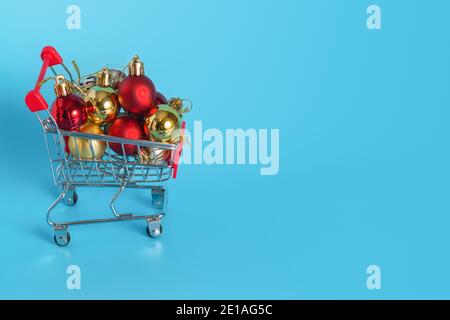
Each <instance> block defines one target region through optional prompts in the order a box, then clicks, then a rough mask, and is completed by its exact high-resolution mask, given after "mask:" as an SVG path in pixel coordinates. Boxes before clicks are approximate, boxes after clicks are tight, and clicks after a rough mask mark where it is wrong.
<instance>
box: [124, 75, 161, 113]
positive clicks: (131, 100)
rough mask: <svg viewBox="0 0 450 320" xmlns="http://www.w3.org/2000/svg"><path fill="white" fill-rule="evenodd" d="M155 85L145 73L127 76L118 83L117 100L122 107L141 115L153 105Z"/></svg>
mask: <svg viewBox="0 0 450 320" xmlns="http://www.w3.org/2000/svg"><path fill="white" fill-rule="evenodd" d="M155 96H156V89H155V85H154V84H153V82H152V80H150V79H149V78H147V77H146V76H145V75H139V76H128V77H126V78H125V79H123V80H122V81H121V82H120V83H119V102H120V105H121V106H122V108H123V109H124V110H125V111H127V112H129V113H133V114H137V115H142V114H144V113H145V112H146V111H147V110H149V109H150V108H152V107H153V106H154V101H155Z"/></svg>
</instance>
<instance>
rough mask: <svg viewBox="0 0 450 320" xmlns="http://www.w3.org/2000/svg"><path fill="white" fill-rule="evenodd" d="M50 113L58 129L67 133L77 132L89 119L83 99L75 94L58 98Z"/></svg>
mask: <svg viewBox="0 0 450 320" xmlns="http://www.w3.org/2000/svg"><path fill="white" fill-rule="evenodd" d="M50 113H51V115H52V116H53V118H54V119H55V121H56V124H57V125H58V128H60V129H62V130H67V131H77V130H78V129H79V128H80V127H81V126H82V125H83V124H84V123H85V122H86V119H87V115H86V110H85V103H84V101H83V99H81V98H80V97H79V96H77V95H75V94H73V93H71V94H68V95H66V96H60V97H57V98H56V100H55V102H53V105H52V107H51V110H50Z"/></svg>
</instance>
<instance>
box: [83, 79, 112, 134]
mask: <svg viewBox="0 0 450 320" xmlns="http://www.w3.org/2000/svg"><path fill="white" fill-rule="evenodd" d="M85 101H86V111H87V116H88V119H89V121H90V122H91V123H93V124H96V125H99V126H103V125H105V124H107V123H109V122H111V121H112V120H114V119H115V118H116V117H117V115H118V114H119V110H120V105H119V99H118V97H117V94H116V92H115V91H114V89H112V88H110V87H100V86H94V87H92V88H90V89H89V91H88V93H87V96H86V98H85Z"/></svg>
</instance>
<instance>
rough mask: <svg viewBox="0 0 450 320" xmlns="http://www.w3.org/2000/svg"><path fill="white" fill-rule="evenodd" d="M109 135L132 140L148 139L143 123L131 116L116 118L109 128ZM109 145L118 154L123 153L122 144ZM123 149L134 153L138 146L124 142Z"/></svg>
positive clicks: (128, 152)
mask: <svg viewBox="0 0 450 320" xmlns="http://www.w3.org/2000/svg"><path fill="white" fill-rule="evenodd" d="M108 135H110V136H114V137H120V138H125V139H132V140H145V139H146V136H145V133H144V128H143V126H142V124H141V123H140V122H139V121H138V120H137V119H136V118H134V117H130V116H121V117H118V118H116V119H115V120H114V121H113V122H112V123H111V125H110V126H109V128H108ZM109 146H110V147H111V149H113V150H114V152H116V153H117V154H121V155H123V150H122V144H120V143H110V144H109ZM123 149H124V151H125V154H126V155H133V154H135V153H136V152H137V146H136V145H132V144H124V145H123Z"/></svg>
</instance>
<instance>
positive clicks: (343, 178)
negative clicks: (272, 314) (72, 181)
mask: <svg viewBox="0 0 450 320" xmlns="http://www.w3.org/2000/svg"><path fill="white" fill-rule="evenodd" d="M372 3H375V4H377V5H379V6H380V7H381V10H382V30H375V31H370V30H368V29H367V27H366V18H367V14H366V8H367V7H368V6H369V5H370V4H372ZM70 4H76V5H78V6H80V8H81V30H69V29H67V28H66V19H67V17H68V14H66V8H67V6H68V5H70ZM449 10H450V4H449V3H447V2H445V1H431V2H430V1H424V0H421V1H406V0H404V1H382V0H377V1H364V0H348V1H332V0H328V1H323V0H315V1H297V0H292V1H288V0H279V1H274V0H271V1H261V0H258V1H256V0H253V1H252V0H248V1H237V0H234V1H230V0H216V1H208V0H190V1H174V0H158V1H155V0H152V1H141V2H138V1H132V0H129V1H125V2H117V3H116V2H114V1H95V2H94V1H81V0H77V1H75V2H72V1H70V2H69V1H36V2H24V1H6V0H2V1H1V4H0V12H1V19H0V49H1V52H2V58H1V60H0V70H1V76H0V77H1V83H0V88H1V95H2V98H1V99H2V102H1V104H0V111H1V115H2V116H1V119H2V124H1V125H0V135H1V137H2V149H1V150H2V151H1V157H0V167H1V168H3V171H2V174H1V184H0V197H1V201H0V212H1V219H2V221H1V223H0V244H1V247H0V257H1V260H0V297H1V298H45V299H46V298H61V299H72V298H74V299H78V298H138V299H140V298H149V299H155V298H169V299H170V298H205V299H209V298H238V299H240V298H255V299H264V298H288V299H291V298H307V299H309V298H325V299H331V298H357V299H360V298H361V299H366V298H368V299H380V298H387V299H390V298H450V291H449V285H450V279H449V272H448V270H449V268H450V259H449V257H448V242H449V240H450V235H449V232H448V229H449V224H450V217H449V209H450V204H449V201H448V199H449V198H448V193H449V191H450V190H449V182H448V181H449V178H450V167H449V165H448V164H449V160H450V153H449V149H448V137H449V133H450V132H449V126H448V125H447V123H448V119H449V116H450V111H449V110H450V109H449V108H448V101H449V90H448V87H449V82H450V79H449V76H448V75H449V69H450V65H449V61H450V60H449V59H448V57H449V56H450V46H449V44H448V41H447V37H448V23H447V21H448V12H449ZM47 44H51V45H53V46H55V47H56V48H57V49H58V51H59V52H60V53H61V55H62V56H63V57H64V58H65V60H66V62H70V61H71V60H72V59H76V60H77V61H78V63H79V65H80V68H81V70H82V72H83V73H89V72H93V71H96V70H98V69H99V68H100V67H102V66H103V65H104V64H105V63H121V64H125V63H127V62H128V61H129V60H130V58H131V57H132V56H133V55H134V54H136V53H137V54H139V55H140V56H141V58H142V59H143V60H144V62H145V63H146V73H147V75H149V76H150V77H151V78H152V79H153V80H154V82H155V83H156V85H157V87H158V89H159V90H160V91H162V92H164V93H165V94H166V95H167V96H169V97H170V96H182V97H189V98H190V99H192V100H193V101H194V104H195V105H194V109H193V111H192V112H191V113H190V114H188V115H187V116H186V118H187V124H188V127H191V128H192V125H193V121H194V120H201V121H203V127H204V129H207V128H219V129H221V130H225V129H226V128H244V129H246V128H269V129H270V128H279V129H280V171H279V173H278V174H277V175H275V176H261V175H259V168H258V166H255V165H241V166H237V165H234V166H233V165H228V166H225V165H223V166H218V165H215V166H207V165H183V166H182V167H181V168H180V172H179V173H180V174H179V178H178V179H177V180H175V181H171V182H170V183H169V186H170V197H169V198H170V202H169V205H170V207H169V210H170V211H169V215H168V216H167V217H166V220H165V221H164V227H165V230H164V234H163V236H162V237H161V238H160V239H159V240H151V239H149V238H148V237H147V235H146V233H145V223H143V222H142V221H138V222H130V223H115V224H114V223H113V224H103V225H96V226H80V227H73V228H72V229H71V234H72V242H71V244H70V246H69V247H67V248H59V247H56V246H55V245H54V243H53V239H52V236H53V232H52V230H51V228H50V227H49V226H48V225H47V224H46V223H45V212H46V209H47V207H48V205H49V204H50V203H51V202H52V201H53V200H54V198H56V196H57V194H58V190H56V189H55V188H54V187H53V186H52V181H51V175H50V171H49V167H48V162H47V161H48V160H47V156H46V151H45V147H44V141H43V137H42V132H41V129H40V127H39V124H38V122H37V120H36V119H35V117H34V115H33V114H31V113H30V112H29V111H28V109H27V108H26V106H25V104H24V102H23V98H24V95H25V93H26V92H27V91H28V90H29V89H31V88H32V87H33V85H34V81H35V79H36V77H37V74H38V71H39V68H40V59H39V53H40V50H41V48H42V47H43V46H44V45H47ZM45 92H46V94H47V97H48V98H49V99H50V100H51V99H52V92H51V86H47V88H46V90H45ZM114 191H115V190H113V189H98V190H96V191H95V192H93V189H86V190H82V189H80V190H79V197H80V199H79V202H78V204H77V206H76V208H66V207H64V206H60V207H59V208H58V212H59V214H60V217H65V218H69V219H73V218H74V217H75V218H78V217H85V216H89V215H90V216H92V214H97V213H99V214H100V216H101V215H103V216H108V215H110V212H109V209H108V206H107V205H108V203H109V199H110V197H111V196H112V194H113V193H114ZM149 201H150V198H149V194H148V193H146V192H143V191H137V192H134V191H128V192H127V193H126V194H125V195H124V196H123V197H122V198H121V200H119V204H118V207H119V209H120V210H121V211H129V210H130V209H131V210H139V209H141V210H143V209H146V208H148V205H149ZM71 264H76V265H79V266H80V267H81V272H82V280H81V281H82V284H81V285H82V289H81V290H68V289H67V288H66V279H67V276H68V275H67V274H66V268H67V267H68V266H69V265H71ZM371 264H376V265H379V266H380V267H381V271H382V279H381V280H382V289H381V290H368V289H367V287H366V279H367V274H366V268H367V266H369V265H371Z"/></svg>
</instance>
